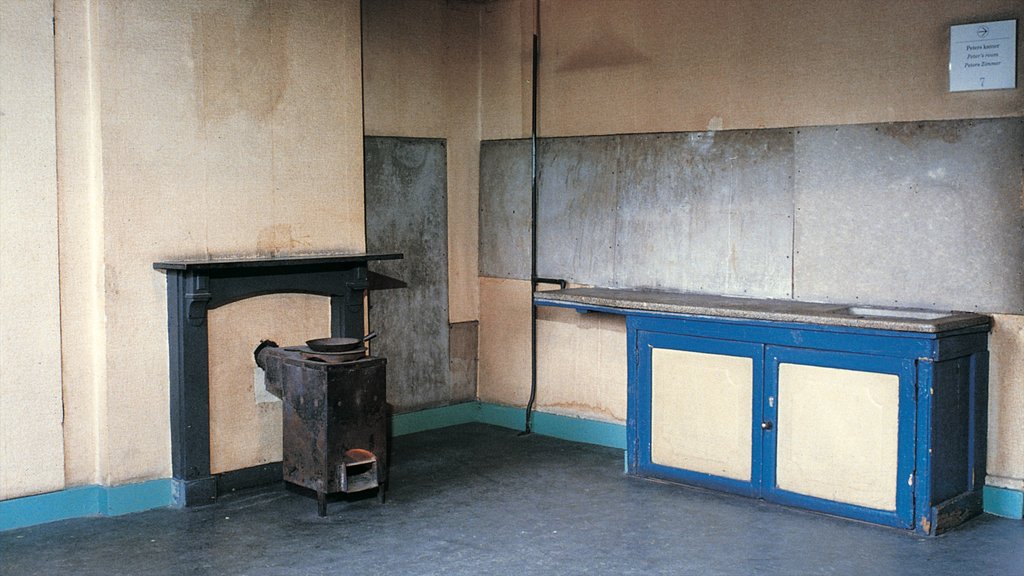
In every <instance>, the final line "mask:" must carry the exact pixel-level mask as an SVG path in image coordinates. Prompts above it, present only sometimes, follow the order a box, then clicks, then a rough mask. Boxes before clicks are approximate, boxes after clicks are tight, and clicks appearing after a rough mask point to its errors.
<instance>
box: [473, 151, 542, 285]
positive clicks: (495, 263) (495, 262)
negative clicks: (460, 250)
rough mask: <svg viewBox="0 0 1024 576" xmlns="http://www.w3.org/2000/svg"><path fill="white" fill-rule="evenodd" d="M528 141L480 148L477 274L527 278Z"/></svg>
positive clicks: (529, 175) (528, 256)
mask: <svg viewBox="0 0 1024 576" xmlns="http://www.w3.org/2000/svg"><path fill="white" fill-rule="evenodd" d="M531 186H532V183H531V174H530V141H529V140H492V141H488V142H482V143H481V144H480V263H479V274H480V275H481V276H489V277H492V278H515V279H518V280H528V279H529V278H530V194H531Z"/></svg>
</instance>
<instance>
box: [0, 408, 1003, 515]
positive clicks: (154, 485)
mask: <svg viewBox="0 0 1024 576" xmlns="http://www.w3.org/2000/svg"><path fill="white" fill-rule="evenodd" d="M525 417H526V410H525V409H523V408H515V407H512V406H501V405H498V404H489V403H486V402H466V403H463V404H455V405H453V406H442V407H440V408H430V409H427V410H420V411H419V412H409V413H406V414H396V415H395V416H394V417H393V418H392V419H391V433H392V435H394V436H403V435H405V434H414V433H416V432H423V431H425V430H433V429H435V428H445V427H448V426H455V425H457V424H469V423H471V422H480V423H483V424H490V425H493V426H501V427H503V428H510V429H512V430H522V429H523V422H524V418H525ZM533 431H534V433H536V434H539V435H541V436H554V437H556V438H562V439H565V440H571V441H573V442H583V443H586V444H597V445H600V446H609V447H612V448H620V449H625V447H626V427H625V426H624V425H622V424H612V423H609V422H599V421H597V420H587V419H585V418H573V417H571V416H561V415H558V414H549V413H547V412H534V414H533ZM173 492H174V482H173V481H172V480H171V479H170V478H163V479H159V480H150V481H148V482H141V483H138V484H126V485H123V486H109V487H107V486H81V487H78V488H69V489H67V490H61V491H59V492H50V493H47V494H39V495H36V496H25V497H23V498H15V499H12V500H3V501H0V530H12V529H14V528H23V527H26V526H33V525H35V524H45V523H47V522H55V521H57V520H68V519H71V518H82V517H86V516H118V515H120V514H130V513H132V512H141V511H143V510H150V509H152V508H164V507H167V506H171V505H173V504H174V496H173ZM1008 492H1013V491H1012V490H1009V491H1008ZM1015 494H1017V496H1020V495H1021V494H1020V493H1019V492H1017V493H1015ZM999 497H1000V498H1004V497H1003V496H999ZM1000 501H1002V500H1000ZM988 502H989V488H986V489H985V505H986V510H987V509H988ZM994 513H995V512H994ZM1017 514H1018V516H1017V517H1018V518H1019V517H1020V516H1019V514H1020V505H1019V504H1018V506H1017Z"/></svg>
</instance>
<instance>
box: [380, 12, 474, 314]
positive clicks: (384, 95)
mask: <svg viewBox="0 0 1024 576" xmlns="http://www.w3.org/2000/svg"><path fill="white" fill-rule="evenodd" d="M480 15H481V7H480V5H479V4H477V3H473V2H457V1H456V2H445V1H440V0H364V1H363V98H364V110H365V122H366V134H367V135H369V136H405V137H415V138H443V139H445V140H447V149H448V158H447V162H448V169H447V172H448V283H449V285H448V302H449V308H448V310H449V313H448V314H449V321H450V322H452V323H455V322H464V321H468V320H476V319H477V316H478V290H477V273H476V270H477V244H478V242H477V222H478V214H477V203H478V202H477V200H478V197H479V195H478V186H479V169H480V120H479V102H480V98H479V91H480V73H479V71H480V45H481V41H480Z"/></svg>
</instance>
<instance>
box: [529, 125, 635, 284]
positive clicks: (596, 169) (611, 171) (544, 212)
mask: <svg viewBox="0 0 1024 576" xmlns="http://www.w3.org/2000/svg"><path fill="white" fill-rule="evenodd" d="M537 154H538V175H537V188H538V191H539V192H538V200H537V274H538V275H539V276H542V277H547V278H564V279H567V280H570V281H573V282H578V283H581V284H594V285H598V286H612V285H613V283H614V279H615V225H616V221H615V208H616V205H617V204H618V189H617V186H616V180H617V178H616V173H615V172H616V166H617V163H618V156H619V137H618V136H598V137H586V138H555V139H544V140H541V141H540V142H539V143H538V151H537Z"/></svg>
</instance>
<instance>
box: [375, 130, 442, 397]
mask: <svg viewBox="0 0 1024 576" xmlns="http://www.w3.org/2000/svg"><path fill="white" fill-rule="evenodd" d="M364 149H365V153H366V170H365V174H366V247H367V250H369V251H370V252H401V253H403V254H404V255H405V259H403V260H392V261H385V262H374V263H371V264H370V270H371V272H373V273H375V274H379V275H381V276H382V277H385V278H387V280H386V281H384V283H380V282H378V281H371V289H373V288H378V289H376V290H372V291H371V294H370V311H369V318H370V327H371V328H372V329H373V330H376V331H378V332H379V333H380V336H379V337H378V338H377V340H375V341H374V343H373V344H372V346H373V351H374V353H375V354H378V355H380V356H384V357H386V358H387V359H388V402H390V403H391V404H393V405H394V406H395V409H396V411H398V412H407V411H410V410H415V409H418V408H425V407H429V406H436V405H440V404H447V403H448V402H449V401H450V400H451V396H452V390H451V375H450V371H449V352H448V346H449V343H448V338H449V334H448V330H449V329H448V249H447V247H448V218H447V215H448V212H447V208H448V205H447V198H446V185H445V182H446V180H445V174H446V164H445V156H446V154H445V153H446V147H445V143H444V141H442V140H428V139H414V138H387V137H372V138H366V141H365V146H364ZM396 283H399V284H404V287H394V288H388V287H387V286H386V285H392V286H393V285H395V284H396ZM380 288H383V289H380Z"/></svg>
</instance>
